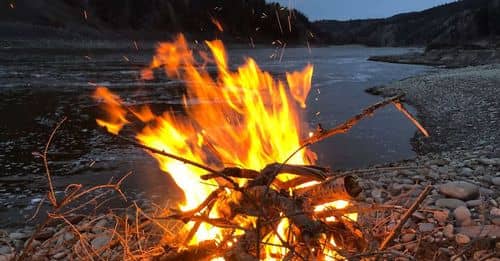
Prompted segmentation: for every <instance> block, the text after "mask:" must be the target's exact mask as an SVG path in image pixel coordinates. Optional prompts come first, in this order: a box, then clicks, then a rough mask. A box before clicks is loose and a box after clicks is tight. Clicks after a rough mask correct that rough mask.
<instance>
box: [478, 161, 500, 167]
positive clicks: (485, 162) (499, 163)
mask: <svg viewBox="0 0 500 261" xmlns="http://www.w3.org/2000/svg"><path fill="white" fill-rule="evenodd" d="M478 161H479V163H481V164H483V165H492V166H496V165H500V159H479V160H478Z"/></svg>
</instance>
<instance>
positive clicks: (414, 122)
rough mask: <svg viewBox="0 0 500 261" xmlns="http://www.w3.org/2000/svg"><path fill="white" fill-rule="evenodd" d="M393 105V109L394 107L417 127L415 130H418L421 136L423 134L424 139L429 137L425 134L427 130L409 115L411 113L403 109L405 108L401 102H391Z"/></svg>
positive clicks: (427, 133)
mask: <svg viewBox="0 0 500 261" xmlns="http://www.w3.org/2000/svg"><path fill="white" fill-rule="evenodd" d="M393 104H394V107H396V109H398V110H399V111H400V112H402V113H403V114H404V115H405V116H406V118H408V119H409V120H410V121H411V122H412V123H413V124H414V125H415V126H416V127H417V129H418V130H420V132H421V133H422V134H424V136H425V137H429V132H427V130H426V129H425V128H424V127H423V126H422V124H420V122H418V121H417V119H415V117H413V115H411V113H410V112H409V111H408V110H407V109H406V108H405V106H403V104H402V103H401V102H399V101H395V102H393Z"/></svg>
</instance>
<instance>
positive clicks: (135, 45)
mask: <svg viewBox="0 0 500 261" xmlns="http://www.w3.org/2000/svg"><path fill="white" fill-rule="evenodd" d="M134 47H135V50H137V51H139V46H137V42H136V41H134Z"/></svg>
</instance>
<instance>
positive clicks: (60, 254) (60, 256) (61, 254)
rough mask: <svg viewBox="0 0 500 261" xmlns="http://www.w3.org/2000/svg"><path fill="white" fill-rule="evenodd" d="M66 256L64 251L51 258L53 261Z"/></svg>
mask: <svg viewBox="0 0 500 261" xmlns="http://www.w3.org/2000/svg"><path fill="white" fill-rule="evenodd" d="M66 255H67V253H66V251H64V252H59V253H57V254H55V255H53V256H52V257H53V258H55V259H61V258H63V257H65V256H66Z"/></svg>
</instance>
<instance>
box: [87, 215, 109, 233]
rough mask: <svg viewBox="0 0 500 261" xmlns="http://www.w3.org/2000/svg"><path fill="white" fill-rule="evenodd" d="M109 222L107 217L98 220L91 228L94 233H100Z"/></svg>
mask: <svg viewBox="0 0 500 261" xmlns="http://www.w3.org/2000/svg"><path fill="white" fill-rule="evenodd" d="M107 224H108V221H107V220H106V219H105V218H103V219H101V220H99V221H97V223H95V225H94V226H93V227H92V229H91V231H92V233H95V234H99V233H101V232H103V231H104V229H105V228H106V225H107Z"/></svg>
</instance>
